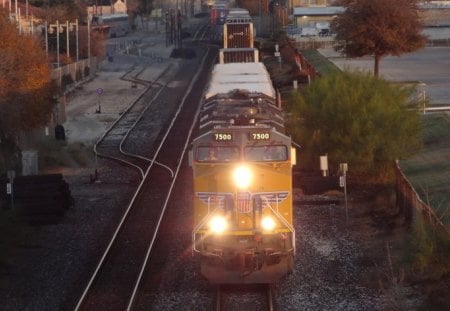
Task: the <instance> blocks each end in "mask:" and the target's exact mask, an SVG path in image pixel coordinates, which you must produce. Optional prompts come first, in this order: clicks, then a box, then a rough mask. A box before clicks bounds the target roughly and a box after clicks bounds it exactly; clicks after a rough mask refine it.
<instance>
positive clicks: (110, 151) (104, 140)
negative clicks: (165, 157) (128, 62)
mask: <svg viewBox="0 0 450 311" xmlns="http://www.w3.org/2000/svg"><path fill="white" fill-rule="evenodd" d="M166 71H167V70H166ZM166 71H165V72H166ZM165 72H163V74H162V75H161V76H163V75H164V73H165ZM161 76H160V77H159V78H158V80H159V79H160V78H161ZM158 80H156V81H154V82H152V83H149V84H148V86H147V88H146V90H145V91H144V92H143V93H142V94H141V96H139V98H138V99H137V100H136V101H135V102H134V103H133V104H132V105H130V106H129V107H128V108H127V109H126V110H125V111H124V112H123V113H122V114H121V116H120V117H119V118H118V119H117V120H116V121H115V122H114V123H113V124H112V125H111V126H110V128H109V129H107V130H106V131H105V133H104V134H103V135H102V136H101V137H100V139H99V140H98V141H97V142H96V143H95V145H94V153H95V155H96V156H98V157H102V158H107V159H111V160H114V161H117V162H120V163H122V164H125V165H129V166H131V167H133V168H135V169H137V170H138V171H139V172H140V174H141V177H142V178H143V177H144V173H145V170H146V169H147V168H148V166H149V164H150V162H151V158H149V157H144V156H142V155H139V154H138V153H137V151H134V152H133V151H127V150H125V149H124V144H125V142H126V140H127V138H128V137H129V134H130V133H131V131H132V130H133V129H134V128H135V127H136V125H137V124H138V122H139V121H140V120H141V118H142V117H143V115H144V113H145V112H146V111H147V110H148V109H149V107H150V106H151V105H152V104H154V103H155V102H156V101H157V99H158V97H159V96H160V94H161V93H162V91H164V89H165V88H166V87H167V83H164V84H161V83H159V82H158ZM134 149H138V148H134Z"/></svg>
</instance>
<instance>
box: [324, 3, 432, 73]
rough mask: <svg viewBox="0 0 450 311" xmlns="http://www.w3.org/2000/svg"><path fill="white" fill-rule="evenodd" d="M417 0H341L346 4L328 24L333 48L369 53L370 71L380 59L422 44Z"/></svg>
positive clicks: (348, 52)
mask: <svg viewBox="0 0 450 311" xmlns="http://www.w3.org/2000/svg"><path fill="white" fill-rule="evenodd" d="M417 3H418V0H395V1H393V0H341V1H340V4H342V5H343V6H345V7H346V10H345V12H344V13H342V14H341V15H339V16H337V17H336V18H335V19H334V20H333V22H332V24H331V27H332V29H333V31H334V32H335V33H336V39H337V41H338V42H339V44H338V45H337V46H336V47H335V50H336V51H339V52H342V53H343V54H345V55H346V56H348V57H361V56H365V55H373V57H374V60H375V64H374V74H375V76H378V74H379V63H380V60H381V58H383V57H384V56H387V55H394V56H399V55H401V54H404V53H410V52H413V51H416V50H418V49H420V48H422V47H424V46H425V43H426V37H425V36H424V35H422V34H421V30H422V23H421V21H420V19H419V16H418V11H417V10H418V8H417Z"/></svg>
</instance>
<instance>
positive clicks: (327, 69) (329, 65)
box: [301, 49, 341, 75]
mask: <svg viewBox="0 0 450 311" xmlns="http://www.w3.org/2000/svg"><path fill="white" fill-rule="evenodd" d="M301 53H302V55H303V56H304V57H305V58H306V60H307V61H308V62H309V63H310V64H311V65H312V66H314V68H315V69H316V70H317V71H318V72H320V74H321V75H329V74H332V73H335V72H340V71H341V70H340V69H339V68H338V67H337V66H336V65H335V64H333V62H331V61H330V60H328V58H326V57H325V56H323V55H322V54H320V53H319V52H318V51H317V50H315V49H308V50H304V51H301Z"/></svg>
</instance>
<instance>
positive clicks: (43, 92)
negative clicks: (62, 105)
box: [0, 9, 55, 147]
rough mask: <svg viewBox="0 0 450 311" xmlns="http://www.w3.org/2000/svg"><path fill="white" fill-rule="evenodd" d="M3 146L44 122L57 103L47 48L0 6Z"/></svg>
mask: <svg viewBox="0 0 450 311" xmlns="http://www.w3.org/2000/svg"><path fill="white" fill-rule="evenodd" d="M0 55H1V57H0V147H2V145H3V144H5V143H7V142H16V141H17V139H18V137H19V133H20V132H22V131H27V130H30V129H34V128H36V127H38V126H40V125H43V124H45V123H46V121H47V120H48V116H49V114H50V112H51V109H52V107H53V105H54V103H55V100H54V99H53V94H54V92H55V89H54V87H53V86H52V85H53V84H52V81H51V77H50V68H49V64H48V63H47V58H46V55H45V51H44V50H43V48H42V45H41V43H40V42H39V41H38V39H37V38H35V37H33V36H30V35H25V34H20V33H19V29H18V28H17V27H16V25H15V24H13V23H12V22H11V21H10V20H9V18H8V14H7V12H6V10H3V9H0Z"/></svg>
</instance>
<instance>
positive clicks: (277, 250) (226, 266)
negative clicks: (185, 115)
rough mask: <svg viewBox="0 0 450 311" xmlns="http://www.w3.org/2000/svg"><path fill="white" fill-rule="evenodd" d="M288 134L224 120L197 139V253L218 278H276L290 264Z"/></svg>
mask: <svg viewBox="0 0 450 311" xmlns="http://www.w3.org/2000/svg"><path fill="white" fill-rule="evenodd" d="M290 151H291V146H290V138H289V137H287V136H285V135H284V134H281V133H279V132H277V131H275V129H274V128H271V127H269V126H260V127H248V126H230V127H219V128H215V129H214V130H212V131H210V132H207V133H205V134H204V135H202V136H200V137H199V138H197V139H196V140H194V142H193V148H192V150H191V152H190V162H191V165H192V167H193V171H194V209H195V211H194V215H195V216H194V217H195V219H194V222H195V224H194V230H193V233H192V239H193V252H194V253H195V254H199V255H200V256H201V258H202V259H201V260H202V267H201V271H202V274H203V275H204V276H205V277H206V278H207V279H208V280H210V281H211V282H213V283H272V282H276V281H277V280H278V279H279V278H280V277H282V276H283V275H285V274H286V273H289V272H290V271H292V265H293V255H294V253H295V238H294V233H295V231H294V228H293V226H292V190H291V184H292V180H291V169H292V165H293V163H295V159H292V156H294V157H295V153H294V154H292V153H291V152H290Z"/></svg>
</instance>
